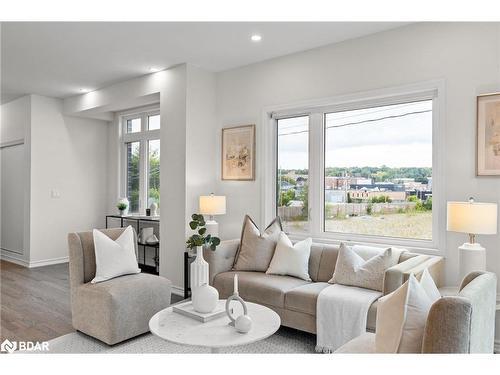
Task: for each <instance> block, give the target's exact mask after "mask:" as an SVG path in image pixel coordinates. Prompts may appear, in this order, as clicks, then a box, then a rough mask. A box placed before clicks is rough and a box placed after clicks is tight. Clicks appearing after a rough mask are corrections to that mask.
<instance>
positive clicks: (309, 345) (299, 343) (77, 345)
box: [45, 327, 316, 354]
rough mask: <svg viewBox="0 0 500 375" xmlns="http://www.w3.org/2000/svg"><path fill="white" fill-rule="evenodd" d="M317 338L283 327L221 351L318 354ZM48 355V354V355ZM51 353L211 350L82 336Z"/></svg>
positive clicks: (60, 341) (53, 345) (56, 344)
mask: <svg viewBox="0 0 500 375" xmlns="http://www.w3.org/2000/svg"><path fill="white" fill-rule="evenodd" d="M315 345H316V336H315V335H312V334H309V333H306V332H301V331H298V330H294V329H291V328H286V327H281V328H280V329H279V330H278V331H277V332H276V333H275V334H274V335H272V336H271V337H269V338H267V339H265V340H262V341H259V342H256V343H253V344H249V345H242V346H237V347H230V348H225V349H221V353H291V354H295V353H311V354H312V353H315V351H314V347H315ZM45 353H47V352H45ZM48 353H104V354H115V353H118V354H120V353H129V354H133V353H165V354H182V353H186V354H188V353H200V354H201V353H210V349H207V348H198V347H191V346H184V345H177V344H173V343H170V342H167V341H165V340H162V339H161V338H159V337H157V336H154V335H152V334H151V333H146V334H144V335H141V336H138V337H136V338H133V339H130V340H127V341H124V342H122V343H120V344H116V345H114V346H108V345H106V344H104V343H102V342H100V341H98V340H96V339H94V338H92V337H90V336H87V335H85V334H83V333H80V332H73V333H69V334H67V335H64V336H60V337H57V338H55V339H53V340H50V341H49V351H48Z"/></svg>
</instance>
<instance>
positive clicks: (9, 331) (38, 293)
mask: <svg viewBox="0 0 500 375" xmlns="http://www.w3.org/2000/svg"><path fill="white" fill-rule="evenodd" d="M68 276H69V272H68V265H67V264H57V265H53V266H46V267H39V268H25V267H22V266H18V265H16V264H13V263H9V262H6V261H3V260H2V261H0V283H1V285H0V292H1V293H0V305H1V307H0V341H3V340H4V339H9V340H15V341H46V340H50V339H53V338H55V337H58V336H61V335H64V334H67V333H70V332H73V331H74V330H73V327H72V326H71V306H70V294H69V281H68Z"/></svg>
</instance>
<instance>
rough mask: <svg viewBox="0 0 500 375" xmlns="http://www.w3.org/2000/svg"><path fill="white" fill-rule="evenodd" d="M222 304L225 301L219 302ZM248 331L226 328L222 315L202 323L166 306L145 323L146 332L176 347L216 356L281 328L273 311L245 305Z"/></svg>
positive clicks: (238, 310) (226, 320)
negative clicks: (203, 350)
mask: <svg viewBox="0 0 500 375" xmlns="http://www.w3.org/2000/svg"><path fill="white" fill-rule="evenodd" d="M223 301H224V303H225V300H223ZM246 304H247V308H248V315H249V316H250V318H251V319H252V328H251V329H250V332H248V333H239V332H237V331H236V329H235V328H234V327H232V326H230V325H229V324H228V323H229V318H228V317H227V315H224V316H222V317H220V318H217V319H214V320H211V321H209V322H206V323H202V322H199V321H197V320H195V319H192V318H189V317H187V316H184V315H181V314H179V313H176V312H174V311H172V307H167V308H166V309H163V310H161V311H159V312H158V313H156V314H155V315H154V316H153V317H152V318H151V320H150V321H149V329H150V331H151V332H152V333H153V334H154V335H156V336H158V337H161V338H162V339H164V340H167V341H170V342H173V343H175V344H180V345H190V346H201V347H205V348H210V350H211V352H212V353H218V352H219V350H220V349H221V348H224V347H229V346H238V345H246V344H251V343H253V342H256V341H259V340H263V339H265V338H268V337H269V336H271V335H273V334H274V333H275V332H276V331H277V330H278V328H279V327H280V325H281V319H280V317H279V316H278V314H276V313H275V312H274V311H273V310H271V309H269V308H267V307H265V306H262V305H258V304H256V303H251V302H247V303H246ZM242 311H243V310H242V309H241V306H240V305H239V304H234V312H235V313H234V316H238V315H240V314H242Z"/></svg>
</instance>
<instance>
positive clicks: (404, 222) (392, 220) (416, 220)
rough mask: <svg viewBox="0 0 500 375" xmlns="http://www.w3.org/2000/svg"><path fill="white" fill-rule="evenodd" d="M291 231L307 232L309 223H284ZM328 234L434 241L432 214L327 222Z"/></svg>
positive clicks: (355, 218)
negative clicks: (367, 235) (339, 233)
mask: <svg viewBox="0 0 500 375" xmlns="http://www.w3.org/2000/svg"><path fill="white" fill-rule="evenodd" d="M284 225H285V228H287V229H288V230H290V231H295V232H300V231H305V229H306V225H307V222H304V221H290V222H286V223H284ZM325 230H326V231H327V232H341V233H356V234H370V235H376V236H388V237H405V238H415V239H424V240H430V239H432V212H431V211H424V212H412V213H394V214H380V215H363V216H353V217H349V218H345V219H333V220H327V221H326V222H325Z"/></svg>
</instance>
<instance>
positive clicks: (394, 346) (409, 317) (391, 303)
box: [375, 269, 441, 353]
mask: <svg viewBox="0 0 500 375" xmlns="http://www.w3.org/2000/svg"><path fill="white" fill-rule="evenodd" d="M439 298H441V295H440V294H439V290H438V288H437V287H436V284H435V283H434V280H433V279H432V276H431V275H430V274H429V272H428V271H427V269H425V270H424V272H423V273H422V277H421V278H420V282H419V281H418V280H417V279H416V278H415V276H413V274H412V275H410V278H409V279H408V280H407V281H406V282H405V283H404V284H403V285H402V286H401V287H399V288H398V289H397V290H395V291H394V292H392V293H391V294H388V295H387V296H385V297H382V298H380V299H379V302H378V307H377V324H376V327H377V328H376V333H375V350H376V352H377V353H421V352H422V339H423V337H424V329H425V324H426V322H427V315H428V314H429V310H430V308H431V306H432V304H433V303H434V302H436V301H437V300H438V299H439Z"/></svg>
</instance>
